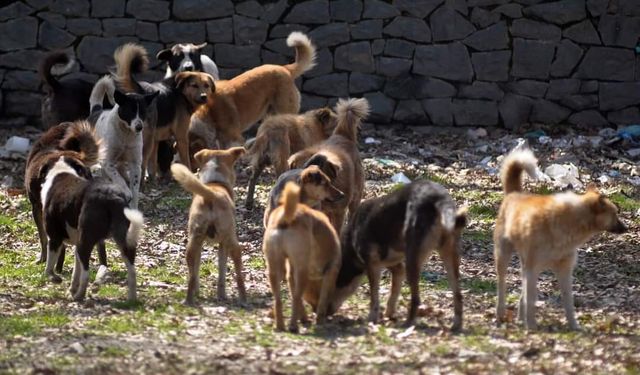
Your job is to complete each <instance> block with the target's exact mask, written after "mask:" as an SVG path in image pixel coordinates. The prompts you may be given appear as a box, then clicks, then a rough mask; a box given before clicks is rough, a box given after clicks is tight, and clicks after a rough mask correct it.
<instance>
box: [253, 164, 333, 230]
mask: <svg viewBox="0 0 640 375" xmlns="http://www.w3.org/2000/svg"><path fill="white" fill-rule="evenodd" d="M289 182H295V183H296V184H297V185H298V186H299V188H300V203H303V204H305V205H306V206H309V207H311V208H313V209H319V208H320V204H321V203H322V202H323V201H328V202H337V201H339V200H341V199H343V198H344V193H343V192H341V191H340V190H338V189H337V188H336V187H335V186H333V185H332V184H331V179H330V178H329V176H327V175H326V174H324V172H322V170H320V168H319V167H318V166H317V165H311V166H309V167H307V168H305V169H291V170H288V171H286V172H284V173H283V174H281V175H280V177H278V180H277V181H276V183H275V185H274V186H273V188H272V189H271V192H270V193H269V200H268V201H267V207H266V208H265V210H264V219H263V223H264V227H265V228H266V227H267V223H268V222H269V216H270V215H271V212H273V210H274V209H275V208H276V207H278V204H279V202H280V198H281V196H282V192H283V191H284V187H285V186H286V185H287V183H289Z"/></svg>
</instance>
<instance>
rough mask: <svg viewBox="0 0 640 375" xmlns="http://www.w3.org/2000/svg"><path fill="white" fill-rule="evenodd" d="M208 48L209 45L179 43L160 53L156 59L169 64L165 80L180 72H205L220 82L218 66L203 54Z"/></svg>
mask: <svg viewBox="0 0 640 375" xmlns="http://www.w3.org/2000/svg"><path fill="white" fill-rule="evenodd" d="M206 46H207V43H202V44H193V43H178V44H175V45H173V46H172V47H171V48H167V49H163V50H161V51H160V52H158V54H157V55H156V58H157V59H158V60H160V61H164V62H166V63H167V71H166V73H165V75H164V78H169V77H171V76H173V75H175V74H176V73H180V72H204V73H207V74H209V75H211V76H212V77H213V79H215V80H216V81H217V80H219V79H220V73H219V71H218V66H217V65H216V64H215V63H214V62H213V60H211V58H210V57H209V56H207V55H203V54H202V51H201V50H202V49H203V48H204V47H206Z"/></svg>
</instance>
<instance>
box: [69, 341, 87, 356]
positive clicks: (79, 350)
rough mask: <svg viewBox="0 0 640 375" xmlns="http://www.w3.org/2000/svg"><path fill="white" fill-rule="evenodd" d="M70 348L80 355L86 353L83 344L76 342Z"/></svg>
mask: <svg viewBox="0 0 640 375" xmlns="http://www.w3.org/2000/svg"><path fill="white" fill-rule="evenodd" d="M69 347H70V348H71V349H73V350H74V351H75V352H76V353H78V354H83V353H84V346H82V344H81V343H79V342H74V343H73V344H71V345H69Z"/></svg>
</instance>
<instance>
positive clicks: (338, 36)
mask: <svg viewBox="0 0 640 375" xmlns="http://www.w3.org/2000/svg"><path fill="white" fill-rule="evenodd" d="M309 38H311V40H313V42H314V43H315V44H316V46H317V47H318V48H324V47H332V46H335V45H338V44H342V43H346V42H348V41H349V40H351V37H350V35H349V25H347V24H346V23H342V22H334V23H330V24H327V25H322V26H318V27H316V28H315V29H313V30H311V32H310V33H309Z"/></svg>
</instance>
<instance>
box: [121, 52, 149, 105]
mask: <svg viewBox="0 0 640 375" xmlns="http://www.w3.org/2000/svg"><path fill="white" fill-rule="evenodd" d="M113 59H114V60H115V61H116V79H117V81H118V86H119V87H120V88H121V89H122V90H124V91H125V92H137V93H141V92H142V91H143V90H142V88H141V87H140V85H139V84H138V82H137V81H136V80H135V79H134V78H133V74H139V73H144V72H146V71H147V69H148V68H149V55H148V54H147V50H146V49H145V48H144V47H143V46H141V45H139V44H135V43H127V44H125V45H123V46H120V47H118V49H117V50H116V51H115V52H114V53H113Z"/></svg>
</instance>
